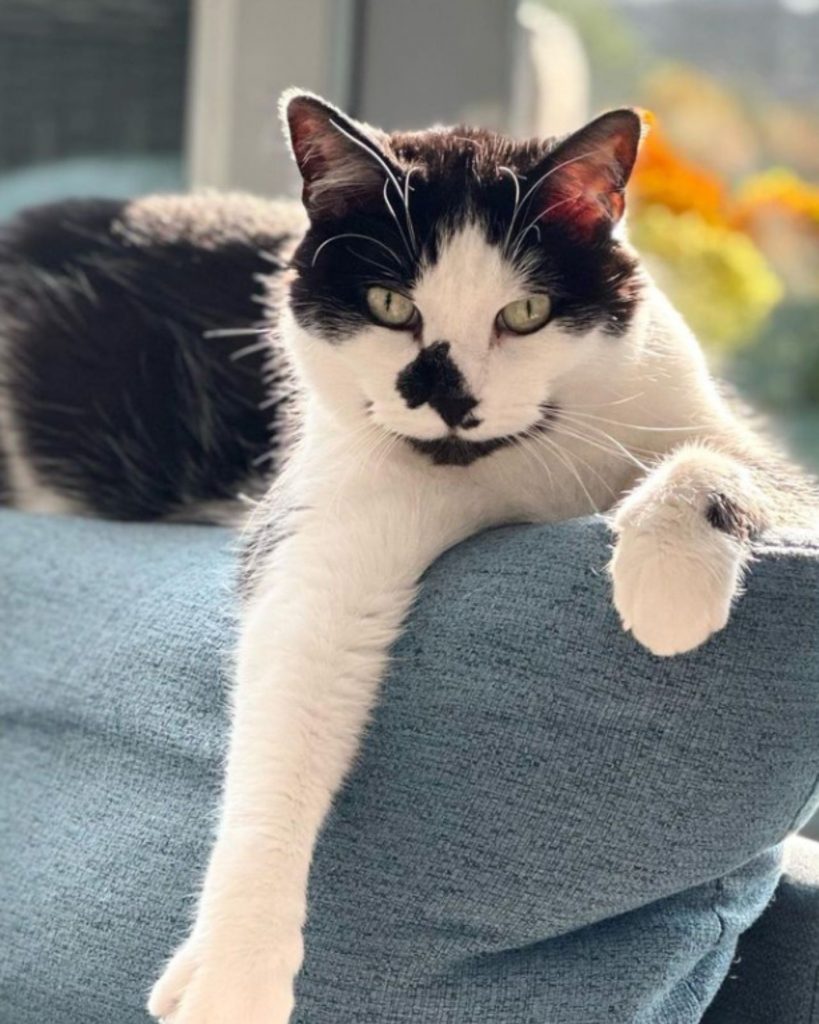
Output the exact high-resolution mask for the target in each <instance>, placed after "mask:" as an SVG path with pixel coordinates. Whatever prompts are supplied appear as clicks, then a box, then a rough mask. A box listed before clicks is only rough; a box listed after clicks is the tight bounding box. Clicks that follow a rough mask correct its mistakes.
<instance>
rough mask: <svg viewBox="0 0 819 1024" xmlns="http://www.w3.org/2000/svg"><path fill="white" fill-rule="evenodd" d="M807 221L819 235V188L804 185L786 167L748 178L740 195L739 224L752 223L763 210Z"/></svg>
mask: <svg viewBox="0 0 819 1024" xmlns="http://www.w3.org/2000/svg"><path fill="white" fill-rule="evenodd" d="M766 206H767V207H774V208H775V209H777V210H780V211H782V212H785V213H788V214H791V215H792V216H794V217H799V218H804V220H805V221H807V222H808V223H809V224H810V225H812V226H813V227H814V228H816V230H818V231H819V187H817V186H816V185H810V184H809V183H808V182H806V181H803V180H802V179H801V178H800V177H799V176H798V175H797V174H794V172H793V171H789V170H788V169H787V168H785V167H774V168H771V170H769V171H764V172H763V173H762V174H755V175H753V176H752V177H750V178H747V179H746V180H745V182H744V183H743V185H742V186H741V188H740V189H739V192H738V194H737V207H738V210H737V213H738V220H739V222H740V223H743V225H744V224H745V223H747V222H748V221H750V220H752V219H753V216H754V213H755V212H757V211H758V210H759V209H760V208H762V207H766Z"/></svg>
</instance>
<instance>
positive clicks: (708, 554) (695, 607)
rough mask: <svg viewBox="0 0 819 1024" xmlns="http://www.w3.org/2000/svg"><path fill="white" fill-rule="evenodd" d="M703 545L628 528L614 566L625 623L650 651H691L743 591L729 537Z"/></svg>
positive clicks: (737, 559) (663, 653)
mask: <svg viewBox="0 0 819 1024" xmlns="http://www.w3.org/2000/svg"><path fill="white" fill-rule="evenodd" d="M709 540H710V541H711V543H709V544H708V545H707V546H700V545H697V544H692V543H690V542H684V543H680V542H676V543H675V542H674V541H673V540H669V539H668V538H665V537H663V536H661V535H658V534H657V533H655V532H654V531H651V530H641V529H637V528H635V529H627V530H625V531H623V532H622V533H621V535H620V539H619V541H618V543H617V546H616V547H615V552H614V557H613V559H612V562H611V566H610V571H611V576H612V581H613V584H614V605H615V608H616V609H617V612H618V613H619V615H620V619H621V621H622V623H623V628H624V629H627V630H629V631H630V632H631V633H632V635H633V636H634V638H635V639H636V640H637V641H638V642H639V643H640V644H642V646H643V647H645V648H647V649H648V650H649V651H651V652H652V654H656V655H659V656H662V657H670V656H672V655H675V654H683V653H685V652H686V651H691V650H693V649H694V648H696V647H699V646H700V645H701V644H703V643H705V641H706V640H708V638H709V637H710V636H712V635H713V634H714V633H716V632H718V631H719V630H721V629H722V628H723V627H724V626H725V625H726V623H727V622H728V618H729V616H730V612H731V605H732V602H733V600H734V598H735V596H736V595H737V593H738V591H739V585H740V574H741V560H740V557H739V553H738V551H737V549H736V545H735V544H733V542H732V541H731V540H730V539H729V538H723V537H721V536H715V537H713V538H709Z"/></svg>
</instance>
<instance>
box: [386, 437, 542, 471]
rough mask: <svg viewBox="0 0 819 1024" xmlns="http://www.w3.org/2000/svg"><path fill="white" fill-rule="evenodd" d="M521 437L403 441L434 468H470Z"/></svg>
mask: <svg viewBox="0 0 819 1024" xmlns="http://www.w3.org/2000/svg"><path fill="white" fill-rule="evenodd" d="M523 436H524V435H523V434H509V435H508V436H506V437H491V438H489V439H488V440H486V441H467V440H465V439H464V438H462V437H457V436H455V435H447V436H445V437H438V438H434V439H433V440H422V439H421V438H418V437H406V438H405V441H406V442H407V443H408V444H409V445H411V446H412V447H413V448H414V449H415V451H417V452H420V454H422V455H426V456H428V457H429V459H430V460H431V461H432V462H433V463H434V464H435V465H436V466H470V465H471V464H472V463H473V462H476V461H477V460H478V459H481V458H483V457H484V456H485V455H491V454H492V453H493V452H496V451H498V449H500V448H507V447H508V446H509V445H512V444H515V443H516V442H517V441H519V440H521V438H522V437H523Z"/></svg>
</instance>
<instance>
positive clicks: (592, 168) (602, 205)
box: [532, 109, 643, 231]
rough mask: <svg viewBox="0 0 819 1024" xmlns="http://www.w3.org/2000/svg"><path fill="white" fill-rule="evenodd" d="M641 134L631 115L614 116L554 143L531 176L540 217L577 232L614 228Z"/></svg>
mask: <svg viewBox="0 0 819 1024" xmlns="http://www.w3.org/2000/svg"><path fill="white" fill-rule="evenodd" d="M642 134H643V122H642V119H641V118H640V115H639V114H638V113H637V112H636V111H634V110H629V109H623V110H613V111H611V112H610V113H608V114H603V115H601V116H600V117H598V118H597V119H596V120H594V121H592V122H590V123H589V124H587V125H586V126H585V127H584V128H581V129H580V130H579V131H577V132H574V134H572V135H570V136H569V137H568V138H566V139H564V140H563V142H561V143H559V144H558V145H557V146H556V147H555V149H553V150H552V152H551V153H550V154H549V156H548V157H547V158H546V160H545V161H544V162H543V163H542V165H541V167H540V168H539V169H538V171H537V172H536V173H535V175H532V177H534V178H535V180H537V177H538V176H539V177H540V178H541V181H540V184H539V185H538V187H537V194H536V196H535V203H536V209H540V211H541V217H542V218H543V219H544V220H545V219H546V218H550V219H555V220H560V221H565V222H566V223H568V224H569V225H571V226H574V227H575V228H576V229H578V230H580V231H593V230H595V229H597V228H598V227H599V226H600V225H601V224H609V225H614V224H616V223H617V222H618V221H619V220H620V218H621V217H622V216H623V213H624V211H625V205H626V204H625V189H626V185H627V184H628V180H629V178H630V176H631V172H632V170H633V169H634V162H635V160H636V159H637V152H638V150H639V147H640V139H641V137H642Z"/></svg>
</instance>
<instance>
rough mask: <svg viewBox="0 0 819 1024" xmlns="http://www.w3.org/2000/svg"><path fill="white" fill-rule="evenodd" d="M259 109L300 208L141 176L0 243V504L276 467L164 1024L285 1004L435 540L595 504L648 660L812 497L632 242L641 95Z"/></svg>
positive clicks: (217, 486)
mask: <svg viewBox="0 0 819 1024" xmlns="http://www.w3.org/2000/svg"><path fill="white" fill-rule="evenodd" d="M282 109H283V112H284V116H285V122H286V128H287V132H288V137H289V139H290V141H291V145H292V150H293V155H294V157H295V159H296V162H297V164H298V166H299V169H300V171H301V174H302V178H303V181H304V191H303V205H304V209H305V210H306V214H307V217H306V218H305V217H304V214H303V212H302V211H301V210H299V209H297V208H295V207H294V206H291V205H287V204H281V203H278V204H277V203H264V202H262V201H257V200H251V199H247V198H242V197H223V198H219V197H215V196H211V197H207V196H206V197H193V198H188V199H179V198H167V197H166V198H152V199H148V200H138V201H135V202H131V203H127V204H112V203H108V204H105V203H92V204H73V205H62V206H59V207H56V208H45V209H41V210H39V211H32V212H29V213H28V214H26V215H24V216H23V217H22V218H20V219H19V220H18V221H17V222H16V223H15V224H13V225H11V226H10V227H9V228H7V229H6V230H5V232H4V234H3V235H2V238H0V366H2V378H3V383H4V393H3V399H2V404H1V405H0V438H2V450H3V453H4V467H5V468H4V478H5V489H6V492H7V495H8V500H9V501H10V502H11V503H12V504H15V505H18V506H20V507H22V508H30V509H34V510H45V511H69V512H71V511H80V512H82V511H85V512H91V513H96V514H102V515H108V516H115V517H122V518H135V517H154V518H157V517H158V518H180V517H188V518H191V517H193V518H209V517H213V516H214V515H219V514H221V513H223V512H224V511H225V509H228V510H230V509H231V508H232V507H234V506H233V504H232V502H233V500H234V499H235V495H236V494H237V493H238V492H239V491H245V492H249V493H251V494H254V493H257V492H259V490H260V488H261V487H262V486H263V485H264V481H265V477H266V476H267V477H269V478H272V483H271V485H270V487H269V490H268V491H267V494H266V495H265V496H264V497H263V498H262V499H261V500H260V501H258V502H256V503H255V505H254V508H253V511H252V512H251V513H250V516H249V521H248V527H247V529H248V534H249V542H248V546H247V555H246V559H245V576H244V581H243V582H244V588H245V592H246V593H245V605H244V612H243V625H242V631H241V639H240V644H239V651H238V660H237V681H236V687H235V691H234V709H233V735H232V741H231V749H230V756H229V761H228V766H227V776H226V782H225V790H224V801H223V808H222V815H221V822H220V826H219V831H218V837H217V840H216V844H215V847H214V850H213V854H212V857H211V861H210V865H209V867H208V870H207V875H206V878H205V882H204V886H203V890H202V894H201V899H200V902H199V909H198V915H197V918H196V922H195V925H194V927H193V930H192V932H191V935H190V937H189V939H188V940H187V942H186V943H185V944H184V945H183V946H182V948H181V949H180V950H179V951H178V952H177V953H176V954H175V956H174V957H173V958H172V960H171V961H170V963H169V965H168V966H167V968H166V970H165V972H164V973H163V975H162V977H161V978H160V980H159V981H158V982H157V984H156V986H155V988H154V990H153V993H152V995H151V998H150V1003H149V1008H150V1011H151V1012H152V1013H153V1014H154V1015H155V1016H157V1017H162V1018H164V1019H165V1020H167V1021H172V1022H173V1024H236V1022H239V1021H241V1022H242V1024H285V1022H286V1021H287V1020H288V1018H289V1015H290V1012H291V1008H292V1005H293V980H294V977H295V974H296V973H297V971H298V969H299V965H300V963H301V958H302V939H301V932H302V925H303V922H304V917H305V912H306V902H305V900H306V889H307V878H308V871H309V867H310V860H311V855H312V851H313V846H314V843H315V840H316V836H317V833H318V831H319V829H320V827H321V824H322V821H323V819H324V817H325V815H326V813H327V811H328V808H329V806H330V802H331V800H332V798H333V795H334V794H335V793H336V791H337V790H338V788H339V786H340V785H341V783H342V781H343V779H344V777H345V774H346V773H347V771H348V769H349V767H350V765H351V762H352V760H353V758H354V757H355V753H356V750H357V747H358V744H359V741H360V737H361V734H362V731H363V729H364V727H365V725H366V722H367V718H368V716H369V714H370V712H371V710H372V708H373V705H374V703H375V701H376V699H377V694H378V687H379V683H380V681H381V679H382V676H383V675H384V671H385V668H386V664H387V659H388V652H389V649H390V646H391V644H392V642H393V640H394V639H395V637H396V634H397V633H398V631H399V630H400V628H401V624H402V622H403V620H404V618H405V616H406V614H407V611H408V609H409V607H410V605H411V604H412V601H413V598H414V595H415V593H416V587H417V585H418V580H419V577H420V575H421V574H422V573H423V571H424V570H425V568H426V567H427V566H428V565H429V564H430V563H431V562H432V561H433V560H434V559H435V558H436V557H437V556H438V555H439V554H441V553H442V552H443V551H444V550H445V549H447V548H448V547H450V546H451V545H453V544H456V543H457V542H458V541H460V540H462V539H464V538H465V537H468V536H469V535H471V534H474V533H476V532H477V531H479V530H481V529H483V528H485V527H488V526H491V525H493V524H498V523H509V522H516V521H517V522H533V521H535V522H544V521H554V520H562V519H566V518H569V517H572V516H577V515H583V514H586V513H589V512H593V511H612V524H613V528H614V532H615V535H616V544H615V549H614V556H613V558H612V562H611V575H612V580H613V591H614V603H615V605H616V607H617V610H618V611H619V614H620V616H621V618H622V621H623V625H624V628H626V629H629V630H631V632H632V633H633V635H634V636H635V637H636V639H637V640H638V641H639V642H640V643H641V644H643V645H644V646H645V647H647V648H648V649H649V650H651V651H652V652H654V653H655V654H657V655H672V654H677V653H680V652H684V651H688V650H690V649H692V648H694V647H696V646H698V645H699V644H701V643H703V642H705V641H706V640H707V639H708V638H709V636H711V634H712V633H714V632H715V631H717V630H720V629H721V628H722V627H723V626H724V625H725V624H726V622H727V619H728V615H729V611H730V608H731V604H732V601H733V600H734V598H735V597H736V596H737V594H738V592H739V590H740V587H741V582H742V575H743V568H744V566H745V564H746V562H747V560H748V558H749V554H750V548H749V544H750V540H751V538H752V536H753V535H754V534H755V533H757V532H758V531H760V530H761V529H763V528H765V527H767V526H768V525H771V524H777V523H783V522H794V523H805V522H809V521H813V519H814V516H815V501H816V499H815V496H814V494H813V492H812V490H811V486H810V484H809V483H808V482H806V481H805V480H804V479H803V478H802V477H801V476H800V474H799V473H798V472H797V471H796V470H793V469H791V468H790V467H789V466H788V464H787V463H786V462H785V461H784V460H783V459H781V458H779V457H778V456H777V455H776V454H775V453H773V452H772V451H771V450H770V449H769V448H768V447H767V446H766V445H765V444H764V442H762V441H761V440H759V439H758V438H756V437H755V436H754V435H753V434H752V433H751V432H750V431H749V429H748V428H747V427H746V426H745V425H744V424H743V423H742V422H741V421H740V420H739V419H737V418H736V417H735V416H734V414H733V413H732V412H731V411H730V410H729V408H728V406H727V405H726V404H725V402H724V401H723V399H722V398H721V396H720V392H719V390H718V388H717V386H716V385H715V383H714V381H713V380H712V379H711V377H710V376H709V373H708V371H707V369H706V366H705V363H704V360H703V357H702V355H701V353H700V350H699V348H698V346H697V344H696V341H695V340H694V338H693V337H692V335H691V334H690V332H689V330H688V329H687V327H686V326H685V324H684V322H683V321H682V320H681V318H680V317H679V315H678V314H677V313H676V312H675V311H674V310H673V309H672V308H671V306H670V305H669V303H668V302H667V300H666V299H665V298H664V297H663V295H662V294H660V293H659V292H658V290H657V289H656V287H655V286H654V285H653V284H652V282H651V280H650V279H649V278H648V276H647V275H646V273H645V271H644V270H643V269H642V268H641V265H640V263H639V260H638V258H637V255H636V254H635V252H634V251H633V250H632V249H630V248H629V246H628V244H627V241H626V239H625V234H624V231H623V227H622V215H623V212H624V189H625V186H626V184H627V181H628V178H629V175H630V172H631V170H632V167H633V165H634V161H635V158H636V155H637V150H638V146H639V142H640V135H641V122H640V119H639V117H638V116H637V114H635V113H634V112H632V111H629V110H619V111H615V112H613V113H609V114H606V115H603V116H602V117H600V118H598V119H597V120H595V121H593V122H592V123H591V124H589V125H588V126H586V127H585V128H583V129H581V130H580V131H578V132H577V133H575V134H573V135H571V136H570V137H568V138H566V139H563V140H557V141H556V140H547V141H529V142H525V143H519V142H514V141H512V140H510V139H507V138H503V137H501V136H498V135H494V134H491V133H489V132H485V131H478V130H474V129H469V128H462V127H459V128H456V129H443V128H441V129H433V130H430V131H426V132H420V133H405V134H393V135H387V134H385V133H382V132H380V131H377V130H375V129H373V128H371V127H369V126H367V125H363V124H360V123H358V122H356V121H353V120H352V119H350V118H348V117H346V116H345V115H343V114H342V113H341V112H340V111H338V110H336V109H335V108H334V107H332V106H330V105H329V104H327V103H325V102H324V101H322V100H320V99H318V98H317V97H314V96H311V95H309V94H305V93H300V92H292V93H289V94H287V95H286V96H285V97H284V99H283V104H282ZM254 278H257V279H259V280H260V281H261V283H262V286H263V289H264V291H263V301H264V304H265V306H266V309H265V310H264V311H263V310H262V308H261V307H259V306H256V305H254V303H253V299H252V295H253V291H254V287H253V279H254ZM263 315H264V317H265V318H266V321H265V322H266V323H267V324H268V325H269V329H270V331H271V332H272V335H273V337H271V338H266V337H264V336H262V337H261V340H260V339H259V338H257V337H256V332H257V331H259V330H261V328H260V327H259V324H260V322H261V320H262V318H263ZM243 332H246V334H245V333H243ZM204 335H207V337H204ZM270 452H273V453H274V455H275V458H274V459H273V460H272V462H275V463H276V465H275V470H276V472H275V474H274V473H273V472H272V467H271V465H269V464H267V463H266V462H265V459H266V457H267V455H268V453H270Z"/></svg>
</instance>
